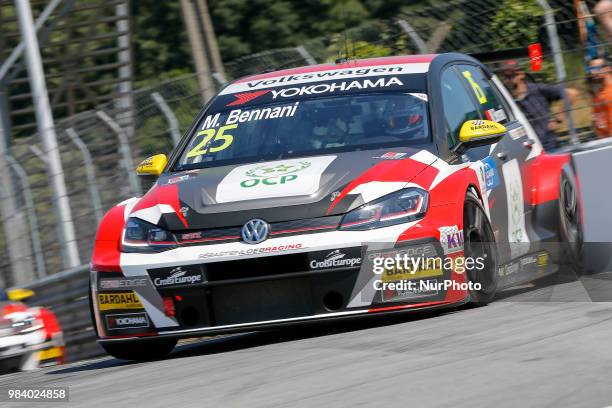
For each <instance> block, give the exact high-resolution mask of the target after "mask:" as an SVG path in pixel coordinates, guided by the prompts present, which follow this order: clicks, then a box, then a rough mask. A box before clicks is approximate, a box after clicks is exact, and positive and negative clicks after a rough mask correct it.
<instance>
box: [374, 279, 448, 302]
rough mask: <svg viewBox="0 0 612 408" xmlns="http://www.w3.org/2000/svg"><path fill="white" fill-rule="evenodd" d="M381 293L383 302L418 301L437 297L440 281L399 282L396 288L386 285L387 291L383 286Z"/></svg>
mask: <svg viewBox="0 0 612 408" xmlns="http://www.w3.org/2000/svg"><path fill="white" fill-rule="evenodd" d="M382 285H383V284H382V283H381V289H379V290H380V292H381V294H382V301H383V302H398V301H403V300H409V299H417V298H422V297H428V296H435V295H437V294H438V281H437V280H436V279H430V280H422V281H419V282H412V281H408V282H398V283H397V284H396V285H395V286H394V285H393V284H391V285H385V286H386V287H387V289H382V288H384V287H385V286H382ZM389 287H393V288H394V289H390V288H389Z"/></svg>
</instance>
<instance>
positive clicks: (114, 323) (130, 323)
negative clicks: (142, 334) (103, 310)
mask: <svg viewBox="0 0 612 408" xmlns="http://www.w3.org/2000/svg"><path fill="white" fill-rule="evenodd" d="M106 327H108V328H109V329H110V330H120V329H138V328H142V327H149V318H148V317H147V314H146V313H127V314H113V315H107V316H106Z"/></svg>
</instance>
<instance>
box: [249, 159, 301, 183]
mask: <svg viewBox="0 0 612 408" xmlns="http://www.w3.org/2000/svg"><path fill="white" fill-rule="evenodd" d="M310 164H311V163H310V162H309V161H300V162H297V163H295V164H290V165H287V164H285V163H280V164H277V165H274V166H267V165H264V166H258V167H255V168H253V169H250V170H247V171H246V172H245V173H244V174H245V175H246V177H248V179H245V180H243V181H241V182H240V187H244V188H249V187H255V186H257V185H259V184H260V183H261V184H262V185H267V186H273V185H275V184H279V183H280V184H285V183H288V182H290V181H295V180H296V179H297V178H298V175H297V174H294V173H298V172H300V171H302V170H304V169H307V168H308V167H310Z"/></svg>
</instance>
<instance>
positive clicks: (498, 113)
mask: <svg viewBox="0 0 612 408" xmlns="http://www.w3.org/2000/svg"><path fill="white" fill-rule="evenodd" d="M506 119H508V117H507V116H506V112H504V110H503V109H497V110H495V109H494V110H493V120H494V121H495V122H503V121H504V120H506Z"/></svg>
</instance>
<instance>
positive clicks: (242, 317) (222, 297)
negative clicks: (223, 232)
mask: <svg viewBox="0 0 612 408" xmlns="http://www.w3.org/2000/svg"><path fill="white" fill-rule="evenodd" d="M211 292H212V302H211V303H212V308H213V314H214V317H215V321H216V324H217V325H226V324H237V323H248V322H256V321H265V320H275V319H288V318H292V317H300V316H308V315H312V314H314V308H313V302H312V294H311V289H310V282H309V279H307V278H295V279H286V280H276V281H264V282H250V283H240V284H236V285H223V286H218V287H214V288H212V291H211Z"/></svg>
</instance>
